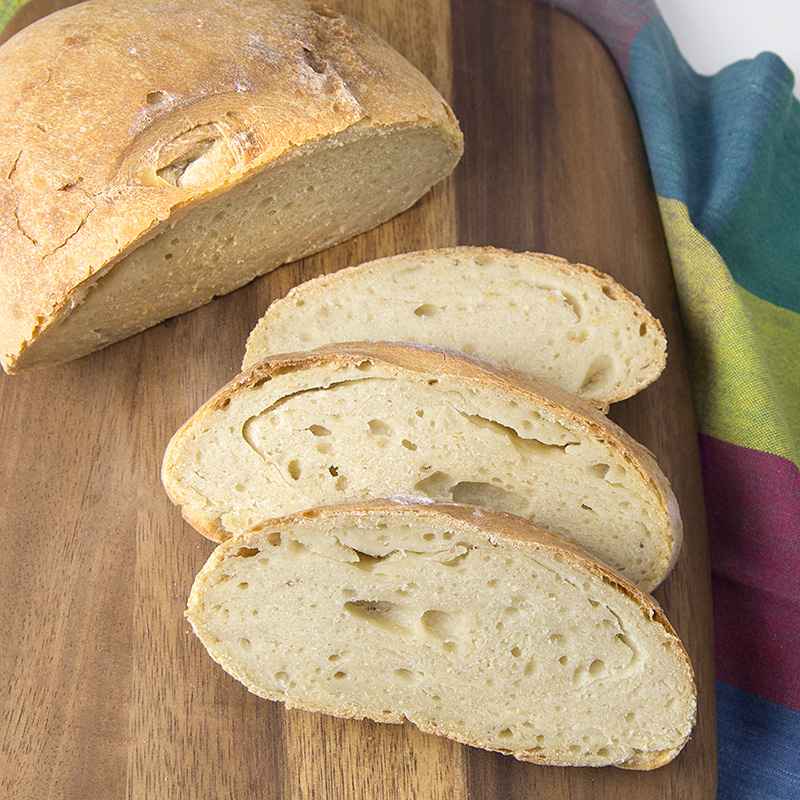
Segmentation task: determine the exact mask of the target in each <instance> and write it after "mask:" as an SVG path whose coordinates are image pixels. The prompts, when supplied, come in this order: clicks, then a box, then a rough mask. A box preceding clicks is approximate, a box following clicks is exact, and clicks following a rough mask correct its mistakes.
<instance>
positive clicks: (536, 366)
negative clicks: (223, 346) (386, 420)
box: [243, 247, 667, 404]
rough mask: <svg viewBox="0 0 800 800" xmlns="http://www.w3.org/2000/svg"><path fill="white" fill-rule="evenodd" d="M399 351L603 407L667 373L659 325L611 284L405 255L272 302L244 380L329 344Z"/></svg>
mask: <svg viewBox="0 0 800 800" xmlns="http://www.w3.org/2000/svg"><path fill="white" fill-rule="evenodd" d="M363 339H368V340H371V341H384V340H395V341H407V342H418V343H420V344H428V345H436V346H439V347H448V348H452V349H454V350H462V351H464V352H466V353H472V354H474V355H479V356H482V357H484V358H488V359H490V360H491V361H496V362H498V363H499V364H504V365H506V366H509V367H514V368H516V369H519V370H522V371H523V372H530V373H532V374H534V375H537V376H538V377H541V378H545V379H547V380H549V381H552V382H553V383H556V384H558V385H559V386H561V387H563V388H564V389H568V390H569V391H571V392H576V393H577V394H580V395H583V396H584V397H590V398H592V399H595V400H597V401H599V402H600V403H603V404H607V403H613V402H615V401H617V400H624V399H625V398H626V397H630V396H631V395H633V394H635V393H636V392H638V391H639V390H641V389H643V388H644V387H645V386H648V385H649V384H651V383H652V382H653V381H654V380H655V379H656V378H657V377H658V376H659V375H660V374H661V372H662V370H663V369H664V365H665V363H666V354H667V342H666V337H665V336H664V330H663V328H662V327H661V324H660V323H659V322H658V320H656V319H655V318H654V317H653V316H652V314H650V312H649V311H647V309H646V308H645V307H644V306H643V305H642V302H641V300H639V298H638V297H636V296H635V295H633V294H631V293H630V292H629V291H627V290H626V289H624V288H623V287H622V286H620V285H619V284H618V283H617V282H616V281H614V280H613V279H612V278H610V277H609V276H608V275H604V274H602V273H600V272H597V271H596V270H594V269H592V268H591V267H587V266H584V265H581V264H570V263H569V262H568V261H565V260H564V259H563V258H557V257H555V256H550V255H544V254H541V253H512V252H510V251H508V250H498V249H495V248H491V247H455V248H450V249H444V250H430V251H427V252H420V253H407V254H403V255H398V256H392V257H390V258H384V259H380V260H378V261H372V262H370V263H368V264H362V265H361V266H358V267H351V268H349V269H344V270H340V271H339V272H335V273H332V274H330V275H324V276H321V277H318V278H315V279H314V280H311V281H308V282H307V283H304V284H301V285H300V286H297V287H295V288H294V289H292V291H291V292H290V293H289V294H288V295H287V296H286V297H284V298H282V299H280V300H276V301H275V302H274V303H273V304H272V305H271V306H270V307H269V309H268V310H267V313H266V314H265V315H264V316H263V317H262V318H261V320H260V321H259V323H258V325H257V326H256V327H255V329H254V330H253V332H252V333H251V334H250V338H249V339H248V342H247V352H246V355H245V358H244V363H243V369H248V368H249V367H251V366H253V364H255V363H256V362H257V361H260V360H261V359H262V358H263V357H264V356H266V355H272V354H275V353H290V352H294V351H297V350H308V349H310V348H314V347H318V346H319V345H323V344H328V343H332V342H348V341H358V340H363Z"/></svg>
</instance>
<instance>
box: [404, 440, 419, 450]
mask: <svg viewBox="0 0 800 800" xmlns="http://www.w3.org/2000/svg"><path fill="white" fill-rule="evenodd" d="M400 444H401V445H403V447H405V449H406V450H411V451H412V452H413V451H414V450H416V449H417V446H416V445H415V444H414V442H409V441H408V439H403V441H402V442H400Z"/></svg>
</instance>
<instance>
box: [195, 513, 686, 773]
mask: <svg viewBox="0 0 800 800" xmlns="http://www.w3.org/2000/svg"><path fill="white" fill-rule="evenodd" d="M398 516H411V517H414V518H416V519H421V518H425V519H427V521H428V522H429V523H432V524H436V523H439V524H448V525H449V524H450V523H453V524H455V525H456V526H457V527H458V528H459V529H460V533H462V534H463V533H465V532H469V534H471V535H473V536H475V537H478V538H481V539H483V540H488V541H490V542H492V543H494V544H496V543H500V544H503V545H505V546H511V547H513V548H515V549H517V550H519V551H521V552H527V553H537V552H546V553H547V554H549V555H550V556H552V557H555V558H556V559H557V560H560V561H561V562H562V563H564V564H567V565H570V566H575V567H577V568H579V569H584V570H587V571H589V572H591V573H592V574H594V575H596V576H598V577H600V578H601V579H602V580H603V581H605V582H606V583H607V584H609V585H610V586H612V587H613V588H614V589H615V590H616V591H618V592H620V593H621V594H623V595H626V596H627V597H629V598H630V599H632V600H633V601H634V602H635V603H636V604H637V605H639V607H640V608H641V610H642V613H643V614H644V615H645V616H647V617H649V618H650V619H651V620H652V621H653V622H654V623H655V624H657V625H659V626H661V627H662V628H663V629H664V633H665V637H666V642H667V643H668V647H669V648H670V649H671V650H672V651H673V652H674V654H675V655H676V657H677V659H678V661H679V662H680V663H682V664H683V665H684V666H685V670H686V677H687V679H688V683H689V685H690V686H691V687H692V691H693V692H694V695H693V701H694V702H695V703H696V685H695V676H694V670H693V668H692V664H691V661H690V660H689V656H688V654H687V652H686V649H685V648H684V646H683V644H682V642H681V641H680V639H679V638H678V635H677V634H676V632H675V630H674V628H673V627H672V625H671V624H670V622H669V620H668V619H667V617H666V614H665V613H664V611H663V609H662V608H661V606H660V605H659V604H658V602H657V601H656V600H655V598H653V597H652V596H651V595H649V594H647V593H645V592H643V591H642V590H641V589H639V588H638V587H637V586H636V585H635V584H633V583H631V582H630V581H629V580H627V579H626V578H625V577H624V576H623V575H621V574H620V573H618V572H617V571H615V570H614V569H612V568H611V567H609V566H607V565H605V564H603V563H602V562H601V561H599V560H598V559H596V558H595V557H594V556H592V555H591V554H590V553H588V552H587V551H586V550H584V549H583V548H582V547H580V545H577V544H575V543H574V542H570V541H568V540H567V539H564V538H563V537H561V536H559V535H557V534H554V533H551V532H550V531H547V530H545V529H543V528H540V527H538V526H536V525H534V524H533V523H531V522H528V521H527V520H524V519H521V518H520V517H517V516H513V515H511V514H506V513H504V512H501V511H494V510H490V509H486V508H476V507H473V506H468V505H463V504H456V503H447V502H431V503H424V504H420V503H417V502H415V501H414V499H405V498H394V499H393V498H382V499H374V500H370V501H364V502H359V503H357V504H351V503H348V504H341V505H333V506H324V507H319V508H314V509H309V510H307V511H302V512H298V513H295V514H289V515H286V516H284V517H280V518H277V519H273V520H269V521H266V522H265V523H263V524H262V525H259V526H256V527H255V528H253V529H252V530H250V531H247V532H244V533H240V534H237V535H235V536H234V537H232V538H230V539H228V540H227V541H226V542H225V543H224V544H222V545H220V546H219V547H218V548H217V549H216V550H215V551H214V553H213V554H212V556H211V558H210V559H209V560H208V562H207V563H206V565H205V566H204V567H203V569H202V570H201V571H200V573H199V574H198V576H197V578H196V580H195V586H197V587H201V586H202V584H203V583H204V582H205V580H206V579H207V576H208V575H212V574H213V573H214V572H215V570H216V569H217V568H218V567H219V565H220V564H221V563H223V562H224V561H225V559H226V558H228V557H229V556H230V555H231V554H235V553H236V551H237V550H239V548H241V547H248V546H254V545H256V544H257V542H258V537H259V535H262V534H266V533H268V532H269V531H275V530H280V529H282V528H289V529H291V528H292V527H294V526H297V525H302V524H303V521H304V520H308V519H322V520H330V521H332V522H336V521H337V520H342V521H347V520H348V519H352V518H354V517H360V518H364V517H376V518H379V519H380V518H385V517H392V518H395V519H396V518H397V517H398ZM192 594H193V595H194V594H195V589H194V588H193V590H192ZM191 605H192V600H191V599H190V601H189V611H188V612H187V616H188V617H189V618H190V619H191V618H192V614H191ZM193 624H194V621H193ZM211 655H212V658H214V659H215V660H217V661H218V663H219V664H220V665H221V666H222V667H223V668H225V669H226V670H227V671H228V672H229V673H231V674H233V675H234V676H235V677H236V678H237V680H240V681H242V682H243V683H244V684H245V686H246V687H247V688H248V690H249V691H251V692H252V693H253V694H256V695H258V696H260V697H263V698H264V699H267V700H274V701H280V702H284V703H286V697H285V696H283V695H280V694H276V693H271V692H268V691H264V690H263V689H262V688H259V687H258V686H256V685H254V684H253V683H252V682H251V681H248V680H247V679H246V678H245V677H244V676H242V675H240V674H239V672H238V670H236V669H235V666H234V665H233V664H232V662H231V661H230V660H229V659H227V658H225V657H224V655H221V654H211ZM287 707H289V708H298V709H302V710H304V711H311V712H322V713H326V714H332V715H334V716H338V717H340V718H343V719H365V718H366V719H372V720H374V721H375V722H390V723H401V722H404V721H405V717H404V716H403V715H402V714H396V715H386V714H381V715H380V716H375V715H371V714H370V713H369V712H368V711H367V710H365V709H361V708H358V707H356V706H355V705H353V706H352V708H349V709H347V710H345V711H342V710H341V709H335V710H334V709H331V708H327V707H323V706H317V705H314V704H311V703H308V704H307V703H300V702H297V701H296V700H292V701H291V702H290V703H287ZM414 724H415V725H416V726H417V727H419V729H420V730H422V731H423V732H424V733H432V734H444V735H446V736H448V737H449V738H451V739H453V740H455V741H458V742H460V743H461V744H466V745H469V746H472V747H480V748H483V749H494V748H492V747H491V746H490V745H488V744H487V743H486V742H480V741H474V740H471V739H468V738H465V737H464V736H463V735H461V734H460V733H459V731H458V730H443V729H442V728H439V727H435V726H432V725H426V724H425V723H424V722H422V721H418V722H415V723H414ZM691 727H694V720H692V726H691ZM687 740H688V735H687ZM684 744H685V741H684V742H682V743H680V744H679V745H678V746H677V747H675V748H673V749H669V750H659V751H654V752H644V751H643V752H641V753H640V754H638V755H637V756H635V757H633V758H630V759H628V760H627V761H625V762H623V763H620V764H615V766H618V767H621V768H623V769H630V770H652V769H657V768H659V767H662V766H664V765H665V764H668V763H669V762H670V761H672V760H673V759H674V758H675V757H676V756H677V755H678V753H680V751H681V749H682V748H683V746H684ZM497 752H502V753H505V754H508V755H512V756H514V757H515V758H517V759H518V760H520V761H529V762H532V763H536V764H542V765H565V764H569V763H571V756H570V754H569V753H564V754H561V756H559V754H542V753H539V752H526V751H522V752H512V751H509V750H497Z"/></svg>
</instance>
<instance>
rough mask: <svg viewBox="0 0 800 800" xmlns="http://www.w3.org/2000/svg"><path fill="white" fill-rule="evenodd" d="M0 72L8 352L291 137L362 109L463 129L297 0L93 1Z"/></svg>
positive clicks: (303, 136) (333, 16)
mask: <svg viewBox="0 0 800 800" xmlns="http://www.w3.org/2000/svg"><path fill="white" fill-rule="evenodd" d="M0 73H1V74H3V76H4V86H5V89H6V91H5V92H4V93H3V96H2V97H0V118H2V119H3V133H2V136H0V176H2V177H0V253H2V260H1V261H0V270H1V271H2V276H3V281H2V283H3V284H4V285H5V289H3V290H0V291H3V292H4V294H5V297H2V296H0V302H1V303H2V317H3V319H2V320H0V326H2V327H0V335H1V336H2V340H3V341H2V345H3V352H4V353H6V354H8V352H9V351H12V352H13V350H14V348H15V346H17V345H18V342H19V340H20V339H22V340H23V341H24V340H26V339H28V338H29V337H30V336H31V334H32V333H35V331H36V329H37V327H41V326H42V325H43V324H46V323H47V322H48V320H49V319H50V317H51V316H52V315H53V314H54V313H57V311H58V310H59V309H60V308H61V307H63V306H64V305H66V304H68V303H69V300H70V293H71V292H72V291H73V289H74V287H76V286H79V285H80V284H81V283H82V282H84V281H86V280H87V279H89V278H90V277H91V276H92V275H94V274H95V273H96V272H97V271H98V270H100V269H101V268H102V267H103V265H105V264H107V263H108V262H109V261H110V260H112V259H114V258H115V257H116V256H118V255H119V254H120V253H122V252H123V251H125V250H126V248H129V247H130V246H131V245H132V244H134V243H135V242H137V241H138V240H140V238H141V237H142V236H143V235H146V234H147V232H148V231H150V230H151V229H153V228H154V227H155V226H156V225H158V223H159V222H162V221H163V220H165V219H167V218H169V217H170V215H172V214H174V213H175V211H176V210H177V209H179V208H180V207H181V206H185V205H186V204H187V203H190V202H191V201H194V200H197V199H199V198H201V197H204V196H207V195H209V194H210V193H213V192H216V191H219V190H221V189H224V188H225V187H226V186H227V185H230V184H232V183H234V182H236V181H238V180H240V179H241V178H242V176H243V175H246V174H247V173H249V172H251V171H253V170H256V169H258V168H259V167H260V166H263V165H264V164H265V163H267V162H269V161H270V160H272V159H274V158H276V157H277V156H279V155H280V154H281V153H282V152H284V151H286V150H288V149H289V148H291V147H295V146H298V145H302V144H304V143H306V142H312V141H314V140H317V139H320V138H322V137H325V136H329V135H331V134H335V133H338V132H340V131H343V130H345V129H347V128H349V127H351V126H354V125H357V124H359V123H362V124H366V123H368V124H370V125H373V126H381V125H384V124H385V125H389V124H391V125H398V124H403V122H409V123H413V124H416V125H419V124H423V125H424V124H430V125H435V126H439V127H442V128H443V129H446V130H447V131H448V132H450V133H451V134H452V136H453V138H454V142H460V132H459V131H458V124H457V122H456V121H455V118H454V117H453V115H452V112H451V111H450V109H449V108H448V107H447V105H446V104H445V103H444V101H443V100H442V98H441V97H440V96H439V94H438V92H437V91H436V90H435V89H434V87H433V86H432V85H431V84H430V83H429V82H428V81H427V79H426V78H424V76H422V74H421V73H419V72H418V71H417V70H416V69H415V68H414V67H413V66H412V65H411V64H410V63H409V62H408V61H406V60H405V59H404V58H403V57H402V56H400V55H399V54H398V53H397V52H396V51H395V50H393V49H392V48H391V47H390V46H389V45H387V44H386V43H385V42H383V41H382V40H381V39H380V38H379V37H378V36H377V35H375V34H374V33H372V32H371V31H369V30H368V29H366V28H365V27H364V26H362V25H360V24H359V23H357V22H355V21H353V20H350V19H348V18H346V17H344V16H342V15H341V14H339V13H336V12H334V11H331V10H330V9H328V8H326V7H324V6H322V5H317V4H312V5H305V4H302V3H299V2H295V0H236V2H225V3H221V2H210V1H209V0H171V1H164V0H143V1H142V2H138V3H136V4H131V3H127V2H124V0H88V2H85V3H81V4H79V5H76V6H72V7H69V8H66V9H63V10H61V11H58V12H56V13H54V14H52V15H50V16H48V17H45V18H44V19H42V20H39V21H38V22H36V23H34V24H32V25H30V26H29V27H27V28H25V29H23V30H22V31H20V32H19V33H18V34H17V35H16V36H14V37H13V38H12V39H10V40H9V41H8V42H7V43H6V44H5V45H4V46H3V47H2V48H0ZM9 343H10V344H9Z"/></svg>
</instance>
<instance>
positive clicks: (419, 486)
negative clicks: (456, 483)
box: [414, 470, 453, 499]
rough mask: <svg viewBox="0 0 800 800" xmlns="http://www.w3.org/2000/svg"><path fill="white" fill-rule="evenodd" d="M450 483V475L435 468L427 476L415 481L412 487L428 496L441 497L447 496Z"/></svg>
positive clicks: (451, 482) (451, 481)
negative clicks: (434, 470)
mask: <svg viewBox="0 0 800 800" xmlns="http://www.w3.org/2000/svg"><path fill="white" fill-rule="evenodd" d="M452 485H453V478H452V476H451V475H448V474H447V473H445V472H439V471H438V470H437V471H436V472H433V473H431V474H430V475H428V477H427V478H423V479H422V480H420V481H417V482H416V483H415V484H414V489H415V490H416V491H418V492H422V494H424V495H426V496H428V497H432V498H438V499H443V498H445V497H446V496H447V493H448V491H449V490H450V487H451V486H452Z"/></svg>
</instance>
